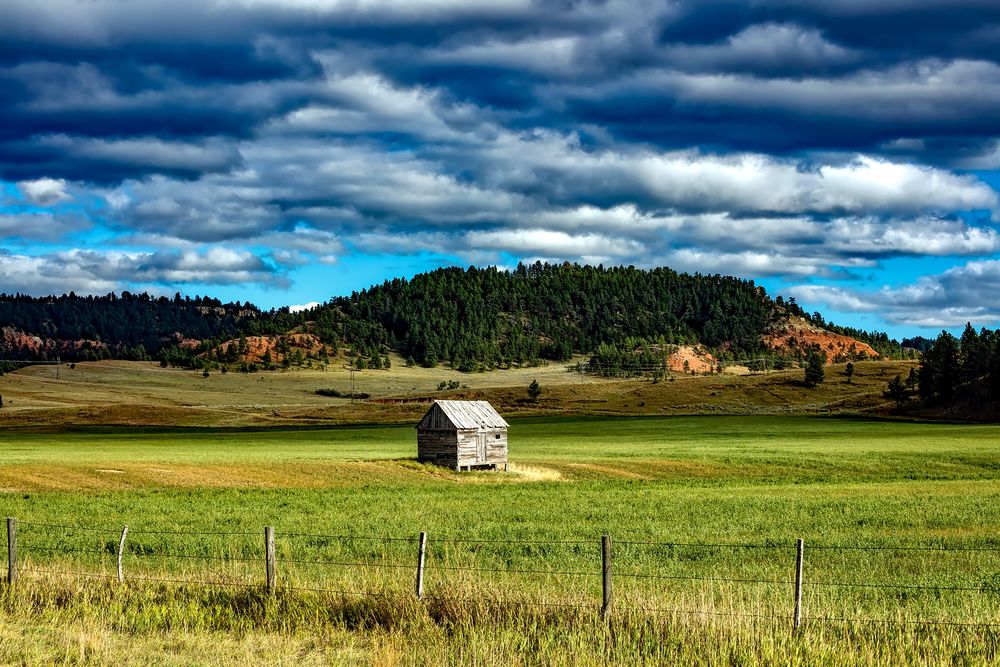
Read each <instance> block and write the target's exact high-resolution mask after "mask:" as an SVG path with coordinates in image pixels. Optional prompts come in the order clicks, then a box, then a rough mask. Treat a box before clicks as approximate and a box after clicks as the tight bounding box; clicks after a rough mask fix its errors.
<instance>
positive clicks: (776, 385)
mask: <svg viewBox="0 0 1000 667" xmlns="http://www.w3.org/2000/svg"><path fill="white" fill-rule="evenodd" d="M855 366H856V373H855V376H854V379H853V382H851V383H847V382H846V378H845V376H844V374H843V366H829V367H827V381H826V382H825V383H823V384H822V385H820V386H819V387H817V388H815V389H807V388H805V387H804V386H803V385H802V381H801V380H802V371H801V370H790V371H782V372H773V373H768V374H760V375H745V374H738V373H723V374H722V375H708V376H704V375H702V376H692V375H675V376H674V379H673V380H670V381H663V382H659V383H652V382H650V381H649V380H606V379H601V378H594V377H588V376H583V375H579V374H577V373H573V372H568V371H567V370H566V365H564V364H549V365H547V366H540V367H535V368H520V369H511V370H505V371H492V372H486V373H459V372H457V371H453V370H450V369H447V368H435V369H427V368H419V367H406V366H404V365H403V364H402V363H400V360H399V359H398V358H397V359H396V360H395V363H394V365H393V367H392V368H391V369H390V370H386V371H372V370H366V371H359V372H357V373H356V374H355V385H354V386H355V390H356V391H359V392H365V393H367V394H370V395H371V396H372V399H373V400H368V401H355V402H352V401H349V400H347V399H336V398H328V397H325V396H319V395H317V394H316V393H315V391H316V389H320V388H324V389H337V390H339V391H344V392H346V391H348V390H350V388H351V378H350V373H349V371H348V370H346V369H345V368H344V367H342V366H336V365H331V366H330V367H329V368H328V369H327V370H318V369H295V370H289V371H277V372H268V373H255V374H239V373H227V374H222V373H219V372H213V373H211V374H210V376H209V377H208V378H205V377H202V375H201V374H200V373H196V372H193V371H184V370H179V369H173V368H169V369H164V368H160V367H159V365H157V364H154V363H150V362H125V361H107V362H93V363H81V364H77V365H76V367H75V368H73V369H70V368H69V367H68V366H65V367H63V369H62V370H61V373H60V378H59V379H56V377H55V369H54V368H53V367H51V366H35V367H28V368H25V369H22V370H19V371H17V372H15V373H10V374H7V375H5V376H4V377H0V395H2V396H3V398H4V408H3V409H2V410H0V426H26V425H40V424H51V425H66V424H120V425H143V424H149V425H191V426H252V425H260V426H264V425H280V424H326V423H391V422H397V423H400V422H403V423H405V422H413V421H415V420H417V419H419V417H420V415H421V414H423V412H424V411H425V410H426V407H427V405H426V401H429V400H432V399H434V398H438V397H448V398H469V399H487V400H490V401H493V402H494V403H495V404H496V405H497V406H498V408H500V409H501V411H502V412H504V414H511V415H518V414H522V415H531V414H606V415H619V414H620V415H632V414H810V413H829V412H848V413H851V412H863V411H868V410H872V409H875V410H886V409H888V407H889V406H888V404H887V403H886V401H885V399H884V398H883V397H882V392H883V390H884V389H885V386H886V383H887V382H888V381H889V379H891V378H892V377H893V376H894V375H896V374H902V375H905V374H906V373H907V372H908V371H909V369H910V368H911V367H913V364H912V363H906V362H865V363H858V364H856V365H855ZM536 379H537V380H538V382H539V383H540V384H541V385H542V387H543V393H542V396H541V398H540V399H539V400H538V401H530V400H528V397H527V392H526V388H527V386H528V384H530V383H531V381H532V380H536ZM442 381H444V382H449V381H452V382H458V383H459V384H460V385H461V387H460V388H459V389H455V390H451V391H439V390H438V389H437V387H438V385H439V384H440V383H441V382H442Z"/></svg>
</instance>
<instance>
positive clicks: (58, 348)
mask: <svg viewBox="0 0 1000 667" xmlns="http://www.w3.org/2000/svg"><path fill="white" fill-rule="evenodd" d="M270 319H273V316H272V315H271V314H264V313H261V312H260V310H258V309H257V308H256V307H255V306H253V305H252V304H249V303H247V304H241V303H225V304H224V303H222V302H221V301H219V300H218V299H213V298H210V297H196V298H194V299H192V298H190V297H181V296H180V295H179V294H178V295H177V296H175V297H174V298H173V299H169V298H167V297H159V298H156V297H152V296H150V295H148V294H131V293H129V292H122V293H121V295H116V294H109V295H107V296H100V297H94V296H77V295H75V294H73V293H70V294H68V295H63V296H59V297H55V296H52V297H42V298H34V297H30V296H24V295H20V294H17V295H7V294H0V357H2V358H4V359H25V360H35V361H39V360H41V361H44V360H47V359H54V358H55V357H56V356H61V357H62V358H63V359H65V360H70V361H76V360H87V359H98V358H108V357H111V358H120V359H146V358H149V357H150V355H156V354H158V353H159V352H160V351H161V350H163V349H164V348H170V347H178V346H182V345H184V343H185V342H186V341H188V342H191V346H194V345H195V344H197V343H198V342H199V341H202V340H206V339H221V338H229V337H232V336H235V335H240V334H241V333H242V332H245V331H247V330H249V329H256V328H260V326H261V324H263V325H264V327H265V328H267V324H268V320H270Z"/></svg>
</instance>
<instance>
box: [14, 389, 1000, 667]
mask: <svg viewBox="0 0 1000 667" xmlns="http://www.w3.org/2000/svg"><path fill="white" fill-rule="evenodd" d="M686 381H688V382H691V380H686ZM680 383H681V382H680V381H679V382H678V383H677V384H680ZM511 421H512V427H511V434H510V438H511V460H512V462H513V464H514V467H513V470H512V471H511V472H510V473H507V474H503V473H463V474H461V475H459V474H455V473H453V472H450V471H447V470H443V469H439V468H435V467H432V466H425V465H421V464H418V463H417V462H416V461H415V460H414V454H415V432H414V430H413V427H412V425H410V424H408V425H405V426H399V425H367V426H362V425H355V426H339V427H334V428H314V427H311V428H292V427H280V428H276V427H271V428H250V429H247V428H212V429H206V428H187V429H183V428H173V429H165V428H155V427H134V428H123V427H114V428H111V427H79V428H75V429H72V430H65V429H44V428H30V429H29V428H19V429H7V430H3V431H0V506H2V509H3V513H4V514H5V515H8V516H16V517H17V518H18V520H19V528H18V536H19V538H18V539H19V550H20V553H21V569H22V571H23V573H24V576H23V579H22V581H21V582H19V583H18V585H17V586H16V587H14V588H13V589H8V588H7V587H0V608H2V609H3V610H4V614H5V620H6V621H7V623H5V624H4V625H3V626H2V628H0V639H2V640H3V641H0V662H5V663H10V662H12V663H19V662H23V663H36V662H65V663H70V664H72V663H86V662H93V663H101V662H105V661H108V659H109V658H113V659H115V660H117V661H119V662H121V661H124V662H129V661H130V660H131V661H140V660H139V657H140V656H141V658H142V659H141V662H142V663H144V664H148V663H150V662H156V661H161V663H162V664H192V663H194V664H209V663H211V664H243V663H245V662H246V661H247V660H254V659H255V658H254V657H253V656H259V655H260V654H261V653H266V654H267V655H268V656H273V658H274V659H273V660H269V661H271V662H275V663H284V664H327V663H336V664H440V663H462V664H499V663H503V664H604V663H607V662H614V663H621V664H633V663H634V662H636V661H637V660H646V661H649V662H674V663H682V664H726V665H731V664H760V663H772V664H778V663H780V664H850V663H852V662H853V663H855V664H901V663H914V664H916V663H919V664H983V663H988V662H994V661H996V660H998V659H1000V654H998V650H997V649H998V647H997V628H996V627H988V626H984V625H982V624H991V623H998V622H1000V531H998V529H997V526H1000V502H998V501H1000V483H998V476H1000V449H998V447H997V442H998V440H1000V427H997V426H990V425H956V424H939V423H937V424H930V423H905V422H898V421H888V420H876V419H862V418H838V417H828V416H827V417H823V416H801V417H791V416H778V415H770V416H728V417H723V416H667V417H656V416H628V417H625V416H601V415H594V416H587V415H575V416H558V417H557V416H540V417H522V418H516V419H512V420H511ZM124 524H127V525H128V526H129V537H128V540H127V549H126V554H125V557H124V561H123V565H124V570H125V576H126V583H125V584H124V585H119V584H118V583H117V582H116V581H115V580H114V572H115V567H116V550H117V547H118V540H119V537H120V532H121V526H122V525H124ZM265 525H271V526H274V527H275V530H276V551H277V558H278V567H277V569H278V577H277V579H278V586H279V590H278V593H277V595H275V596H273V597H272V596H270V595H268V594H267V593H266V592H265V591H264V590H263V583H264V563H263V560H262V559H263V551H264V540H263V527H264V526H265ZM64 526H76V527H78V528H76V529H67V528H65V527H64ZM420 531H426V532H427V533H428V555H427V570H426V577H425V593H426V599H425V600H424V601H423V602H420V603H417V602H416V601H415V600H414V599H413V593H412V590H413V584H414V569H415V563H416V549H417V544H416V538H417V535H418V533H419V532H420ZM605 533H606V534H609V535H611V537H612V540H613V553H614V567H613V570H614V591H615V604H614V612H613V613H612V615H611V617H610V618H609V619H607V620H602V619H601V618H600V617H599V615H598V613H597V611H598V609H599V606H600V602H601V580H600V575H599V573H600V569H601V561H600V536H601V535H602V534H605ZM796 538H802V539H804V540H805V544H806V555H805V568H804V577H805V587H804V600H803V610H804V615H805V625H804V627H803V628H802V630H801V631H800V632H797V633H793V632H791V629H790V626H791V620H790V619H789V618H788V617H789V616H790V614H791V612H792V585H791V580H792V577H793V572H794V557H795V549H794V541H795V539H796ZM956 548H962V549H969V550H956ZM161 580H166V581H161ZM185 581H198V582H210V584H185V583H184V582H185ZM858 619H861V620H860V621H859V620H858ZM917 621H936V622H939V624H933V625H927V624H920V623H916V622H917ZM965 624H969V625H965ZM129 655H132V656H133V657H132V658H129V657H128V656H129ZM122 656H125V657H124V658H123V657H122Z"/></svg>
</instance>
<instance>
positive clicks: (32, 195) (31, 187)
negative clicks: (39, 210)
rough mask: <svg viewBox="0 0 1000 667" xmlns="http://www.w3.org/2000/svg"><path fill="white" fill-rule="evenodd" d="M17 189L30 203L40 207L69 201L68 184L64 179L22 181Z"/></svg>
mask: <svg viewBox="0 0 1000 667" xmlns="http://www.w3.org/2000/svg"><path fill="white" fill-rule="evenodd" d="M17 187H18V189H19V190H20V191H21V193H22V194H23V195H24V196H25V198H26V199H27V200H28V201H29V202H31V203H32V204H35V205H38V206H50V205H51V204H56V203H58V202H61V201H65V200H67V199H69V193H68V192H66V187H67V183H66V180H65V179H62V178H39V179H37V180H34V181H21V182H20V183H18V184H17Z"/></svg>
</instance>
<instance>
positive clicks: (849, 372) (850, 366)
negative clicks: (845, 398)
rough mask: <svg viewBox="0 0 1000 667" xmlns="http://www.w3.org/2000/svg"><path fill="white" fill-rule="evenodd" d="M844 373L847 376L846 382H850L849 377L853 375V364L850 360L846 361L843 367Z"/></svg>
mask: <svg viewBox="0 0 1000 667" xmlns="http://www.w3.org/2000/svg"><path fill="white" fill-rule="evenodd" d="M844 375H846V376H847V384H851V378H852V377H854V364H853V363H851V362H850V361H848V362H847V367H846V368H844Z"/></svg>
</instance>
